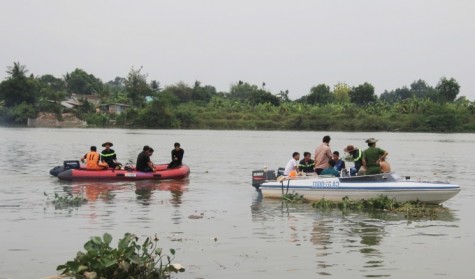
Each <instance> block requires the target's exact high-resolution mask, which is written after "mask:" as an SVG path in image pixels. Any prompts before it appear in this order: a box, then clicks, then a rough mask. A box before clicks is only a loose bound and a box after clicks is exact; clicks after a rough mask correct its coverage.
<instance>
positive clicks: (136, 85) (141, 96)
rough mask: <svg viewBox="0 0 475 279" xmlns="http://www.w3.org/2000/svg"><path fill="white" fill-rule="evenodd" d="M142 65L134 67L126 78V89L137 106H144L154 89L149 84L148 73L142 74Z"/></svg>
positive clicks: (133, 103)
mask: <svg viewBox="0 0 475 279" xmlns="http://www.w3.org/2000/svg"><path fill="white" fill-rule="evenodd" d="M141 71H142V67H140V69H138V70H135V69H134V68H133V67H132V69H131V70H130V72H129V74H128V75H127V79H126V80H125V89H126V91H127V96H128V97H129V99H130V100H131V102H132V105H133V106H135V107H138V108H140V107H143V106H144V105H145V101H146V97H148V96H150V95H151V94H152V89H151V88H150V86H149V85H148V84H147V74H142V73H141Z"/></svg>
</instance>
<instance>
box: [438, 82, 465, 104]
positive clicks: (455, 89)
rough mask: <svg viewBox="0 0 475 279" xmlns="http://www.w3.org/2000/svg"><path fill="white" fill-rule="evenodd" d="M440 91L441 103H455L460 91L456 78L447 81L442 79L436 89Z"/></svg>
mask: <svg viewBox="0 0 475 279" xmlns="http://www.w3.org/2000/svg"><path fill="white" fill-rule="evenodd" d="M435 89H437V90H438V91H439V101H441V102H443V103H446V102H453V101H454V100H455V98H457V95H458V94H459V91H460V85H459V84H458V82H457V81H456V80H455V79H454V78H450V79H447V78H446V77H442V78H441V79H440V81H439V83H438V84H437V86H436V88H435Z"/></svg>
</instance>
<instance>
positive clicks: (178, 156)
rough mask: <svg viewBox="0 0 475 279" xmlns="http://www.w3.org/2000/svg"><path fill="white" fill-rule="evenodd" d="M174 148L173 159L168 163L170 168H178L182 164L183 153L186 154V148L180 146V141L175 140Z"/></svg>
mask: <svg viewBox="0 0 475 279" xmlns="http://www.w3.org/2000/svg"><path fill="white" fill-rule="evenodd" d="M174 147H175V148H174V149H173V150H172V161H171V162H170V164H168V168H169V169H172V168H177V167H179V166H181V165H182V161H183V155H184V154H185V150H183V149H181V148H180V143H178V142H175V144H174Z"/></svg>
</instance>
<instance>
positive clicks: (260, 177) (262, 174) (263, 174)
mask: <svg viewBox="0 0 475 279" xmlns="http://www.w3.org/2000/svg"><path fill="white" fill-rule="evenodd" d="M276 179H277V177H276V176H275V171H273V170H268V171H264V170H255V171H252V186H254V187H256V188H258V187H259V186H260V185H261V184H262V183H263V182H265V181H267V180H276Z"/></svg>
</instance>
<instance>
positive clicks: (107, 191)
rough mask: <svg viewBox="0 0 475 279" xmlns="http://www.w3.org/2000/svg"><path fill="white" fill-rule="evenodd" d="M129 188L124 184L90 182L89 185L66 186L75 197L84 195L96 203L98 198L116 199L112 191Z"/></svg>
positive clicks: (74, 184) (75, 184)
mask: <svg viewBox="0 0 475 279" xmlns="http://www.w3.org/2000/svg"><path fill="white" fill-rule="evenodd" d="M127 188H128V186H127V185H124V184H116V183H106V182H88V183H73V184H71V185H69V186H65V190H66V191H67V192H70V193H71V194H74V195H80V194H84V195H85V197H86V199H87V200H88V201H95V200H97V199H98V198H100V199H103V200H110V199H112V198H113V197H114V195H112V194H111V192H112V191H117V190H123V189H127Z"/></svg>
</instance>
